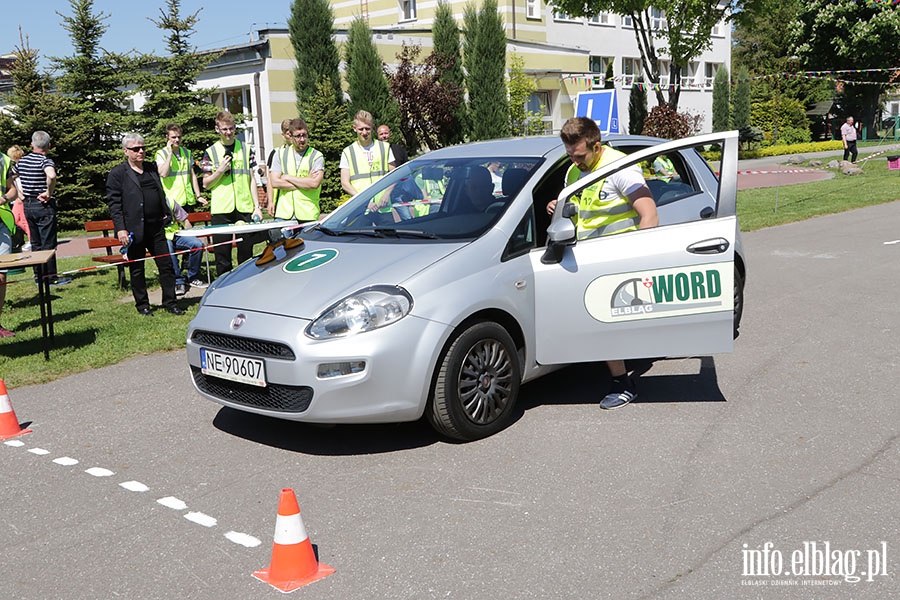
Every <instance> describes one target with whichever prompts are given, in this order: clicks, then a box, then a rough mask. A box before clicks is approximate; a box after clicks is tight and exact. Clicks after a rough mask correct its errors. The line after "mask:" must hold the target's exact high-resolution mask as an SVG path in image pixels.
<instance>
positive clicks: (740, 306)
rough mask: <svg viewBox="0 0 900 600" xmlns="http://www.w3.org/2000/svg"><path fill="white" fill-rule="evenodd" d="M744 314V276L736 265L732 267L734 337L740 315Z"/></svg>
mask: <svg viewBox="0 0 900 600" xmlns="http://www.w3.org/2000/svg"><path fill="white" fill-rule="evenodd" d="M743 315H744V278H743V277H741V273H740V271H738V270H737V267H735V268H734V339H737V336H738V335H739V332H738V329H740V327H741V317H742V316H743Z"/></svg>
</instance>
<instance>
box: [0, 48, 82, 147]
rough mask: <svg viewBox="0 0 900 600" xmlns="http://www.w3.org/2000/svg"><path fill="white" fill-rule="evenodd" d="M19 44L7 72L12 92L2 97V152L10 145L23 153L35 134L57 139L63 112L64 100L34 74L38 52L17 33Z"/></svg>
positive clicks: (46, 78)
mask: <svg viewBox="0 0 900 600" xmlns="http://www.w3.org/2000/svg"><path fill="white" fill-rule="evenodd" d="M19 41H20V44H19V45H18V46H17V47H16V48H15V49H14V51H13V56H14V61H13V64H12V68H11V69H10V78H11V79H12V83H13V89H12V92H11V93H10V94H9V95H7V96H6V103H7V106H6V109H5V110H4V111H0V150H4V151H5V149H6V148H8V147H9V146H12V145H13V144H17V145H19V146H21V147H22V148H23V149H24V150H26V151H27V150H28V148H29V147H30V146H29V144H30V142H31V134H32V133H34V132H35V131H38V130H41V131H46V132H48V133H49V134H50V137H51V138H53V139H57V138H58V137H59V134H60V132H61V131H62V127H63V124H62V123H60V122H59V117H60V115H61V114H64V113H65V112H66V111H65V102H66V100H65V98H63V97H62V96H60V95H59V94H54V93H51V92H50V91H49V89H50V87H51V83H52V82H51V80H50V77H49V75H47V74H46V73H42V72H40V71H39V70H38V59H39V53H38V51H37V50H35V49H33V48H31V47H30V46H29V44H28V38H26V37H24V36H22V34H21V33H20V34H19Z"/></svg>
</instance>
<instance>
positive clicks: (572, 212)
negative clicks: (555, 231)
mask: <svg viewBox="0 0 900 600" xmlns="http://www.w3.org/2000/svg"><path fill="white" fill-rule="evenodd" d="M577 214H578V205H576V204H575V203H574V202H566V203H565V205H564V206H563V212H562V216H563V218H565V219H571V218H572V217H574V216H576V215H577Z"/></svg>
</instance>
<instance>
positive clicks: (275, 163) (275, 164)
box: [269, 150, 325, 174]
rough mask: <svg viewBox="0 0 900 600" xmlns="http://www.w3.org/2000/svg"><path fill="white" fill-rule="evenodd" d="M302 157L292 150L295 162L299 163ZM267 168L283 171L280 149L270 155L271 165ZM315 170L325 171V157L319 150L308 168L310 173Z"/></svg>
mask: <svg viewBox="0 0 900 600" xmlns="http://www.w3.org/2000/svg"><path fill="white" fill-rule="evenodd" d="M301 158H303V155H302V154H300V153H299V152H297V151H296V150H294V160H295V161H296V162H297V164H299V163H300V159H301ZM269 170H270V171H272V172H273V173H284V171H283V170H282V168H281V151H280V150H279V151H277V152H275V156H273V157H272V165H271V166H270V167H269ZM316 171H322V172H323V173H324V172H325V157H324V156H322V153H321V152H319V153H318V154H317V155H316V158H315V160H313V161H312V165H311V166H310V168H309V172H310V174H312V173H315V172H316Z"/></svg>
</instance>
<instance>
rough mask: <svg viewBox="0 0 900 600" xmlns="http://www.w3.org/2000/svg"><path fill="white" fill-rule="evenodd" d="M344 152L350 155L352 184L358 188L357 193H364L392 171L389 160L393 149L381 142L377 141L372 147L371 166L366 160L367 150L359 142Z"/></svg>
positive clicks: (348, 157)
mask: <svg viewBox="0 0 900 600" xmlns="http://www.w3.org/2000/svg"><path fill="white" fill-rule="evenodd" d="M344 152H346V153H347V154H348V156H347V159H348V162H349V163H350V184H351V185H352V186H353V187H355V188H356V191H357V192H361V191H363V190H364V189H366V188H367V187H369V186H370V185H372V184H373V183H375V182H376V181H378V180H379V179H381V178H382V177H384V176H385V175H387V174H388V171H389V170H390V167H389V166H388V158H390V155H391V147H390V146H389V145H388V144H386V143H385V142H382V141H381V140H375V142H374V144H373V145H372V153H373V156H372V164H371V166H370V165H369V161H368V159H367V158H366V152H365V150H363V148H362V146H360V145H359V142H358V141H357V142H353V143H352V144H350V145H349V146H347V147H346V148H344Z"/></svg>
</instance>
